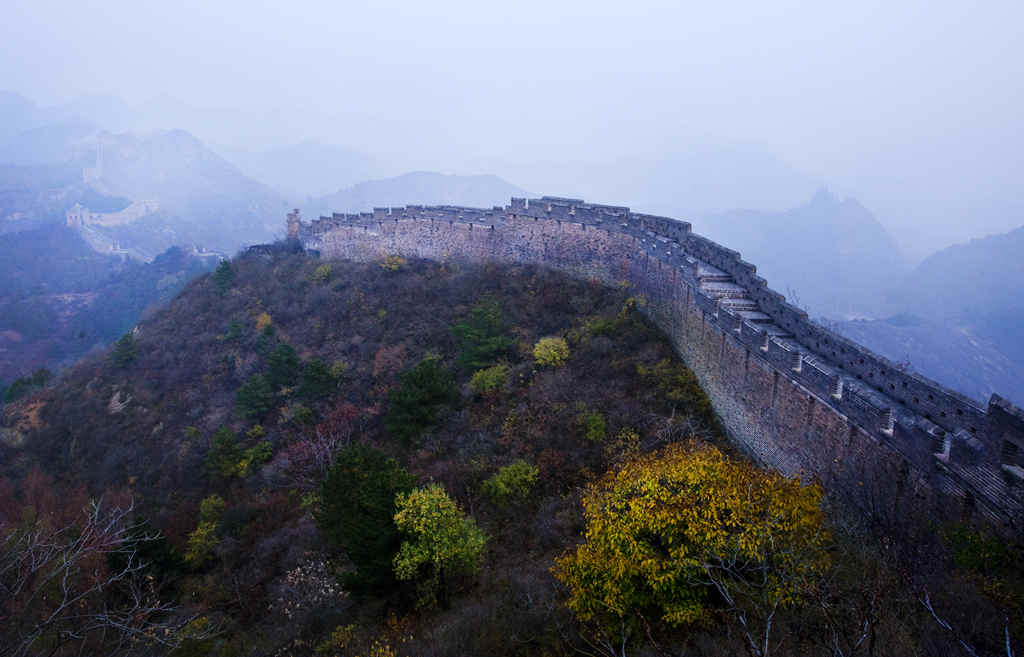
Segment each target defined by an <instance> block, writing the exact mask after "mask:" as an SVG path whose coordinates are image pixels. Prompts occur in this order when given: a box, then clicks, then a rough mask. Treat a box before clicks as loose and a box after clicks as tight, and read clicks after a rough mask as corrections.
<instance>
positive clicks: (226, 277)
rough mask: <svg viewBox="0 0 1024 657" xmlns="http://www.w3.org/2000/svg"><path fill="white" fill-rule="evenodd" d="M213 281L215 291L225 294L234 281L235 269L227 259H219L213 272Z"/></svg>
mask: <svg viewBox="0 0 1024 657" xmlns="http://www.w3.org/2000/svg"><path fill="white" fill-rule="evenodd" d="M213 282H214V284H215V285H216V286H217V291H218V292H220V293H221V294H225V293H226V292H227V291H228V289H230V288H231V286H232V285H234V283H235V269H234V267H232V266H231V262H230V261H228V260H221V261H220V264H219V265H217V269H216V270H214V272H213Z"/></svg>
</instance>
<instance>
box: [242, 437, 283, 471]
mask: <svg viewBox="0 0 1024 657" xmlns="http://www.w3.org/2000/svg"><path fill="white" fill-rule="evenodd" d="M273 453H274V448H273V447H271V445H270V443H269V442H268V441H266V440H261V441H260V442H258V443H256V445H254V446H253V447H250V448H249V449H247V450H245V453H244V454H243V455H242V458H241V459H239V461H238V463H237V464H236V465H235V473H236V474H237V475H238V476H239V477H243V478H244V477H248V476H249V475H251V474H252V473H253V472H255V471H256V468H258V467H260V466H262V465H263V464H264V463H266V462H267V461H269V460H270V457H271V455H273Z"/></svg>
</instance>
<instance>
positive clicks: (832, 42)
mask: <svg viewBox="0 0 1024 657" xmlns="http://www.w3.org/2000/svg"><path fill="white" fill-rule="evenodd" d="M1022 13H1024V12H1022V10H1021V9H1020V8H1019V7H1018V6H1017V5H1015V4H1011V3H987V4H986V5H985V6H984V7H982V8H957V7H951V6H932V5H929V4H926V3H912V4H903V5H901V6H899V7H890V6H886V5H884V4H883V3H872V4H869V5H858V6H857V7H842V8H836V7H830V8H825V7H815V8H806V7H799V5H798V4H797V3H786V4H784V5H774V6H773V7H772V8H764V7H757V6H753V5H748V6H746V7H742V8H733V9H721V10H712V9H707V8H700V9H697V8H692V7H691V8H687V7H676V6H673V5H668V4H659V3H641V4H636V3H633V4H631V5H629V6H628V7H622V6H616V5H601V4H593V3H586V4H584V3H561V4H558V5H541V4H539V3H538V4H529V5H522V4H520V5H517V6H516V7H504V8H500V9H494V8H484V7H482V6H479V5H475V4H470V3H459V2H448V3H432V4H431V5H429V6H418V7H414V8H410V7H406V6H403V5H401V4H399V3H385V4H375V5H374V6H373V7H369V6H351V5H350V6H346V7H345V9H344V10H341V9H339V8H337V7H332V6H330V5H326V4H317V3H307V4H304V5H302V6H298V7H290V8H289V9H287V10H285V9H280V8H257V7H252V6H249V5H242V4H236V3H218V4H217V5H216V6H205V5H202V4H199V3H186V4H185V5H176V6H174V7H164V6H159V5H151V6H150V5H146V4H143V5H138V6H136V5H134V4H131V3H123V2H116V3H104V5H103V6H102V7H84V6H71V7H64V6H62V5H60V4H59V3H55V2H40V3H32V4H31V5H21V6H17V7H11V8H9V9H8V12H7V14H8V20H7V21H6V23H5V26H3V27H0V34H2V35H3V37H4V39H5V41H6V42H7V43H8V47H7V48H6V49H5V54H4V55H3V56H2V57H0V75H2V78H0V79H3V80H4V81H5V82H4V84H2V85H0V87H3V88H5V89H8V90H10V91H12V92H15V93H18V94H21V95H24V96H25V97H27V98H29V99H30V100H32V101H34V102H37V103H39V104H40V105H42V106H47V107H51V108H57V109H59V110H64V111H66V112H68V114H69V115H71V114H74V115H77V116H79V117H81V118H84V119H87V120H94V121H96V122H97V123H98V124H99V125H100V127H102V128H105V129H110V130H113V131H120V130H133V131H145V130H152V129H172V128H181V129H185V130H188V131H190V132H193V133H194V134H196V136H198V137H199V138H200V139H202V140H203V141H205V142H207V143H208V144H210V145H211V147H213V148H214V149H215V150H218V152H220V151H231V150H249V151H255V152H258V151H265V150H271V149H274V148H280V147H283V146H287V145H290V144H296V143H300V142H303V141H306V140H311V139H313V140H320V141H323V142H326V143H330V144H334V145H337V146H340V147H343V148H345V149H348V150H351V151H354V152H357V153H362V154H365V155H368V156H370V157H373V158H374V160H376V161H377V162H378V163H379V164H380V171H379V173H380V175H381V177H383V176H388V175H398V174H400V173H405V172H407V171H413V170H431V171H440V172H445V173H459V174H485V173H490V174H495V175H498V176H501V177H503V178H505V179H506V180H508V181H509V182H510V183H512V184H515V185H519V186H521V187H523V188H526V189H529V190H531V191H536V192H538V193H554V194H566V195H568V194H577V193H580V192H586V195H587V197H588V198H593V200H595V201H601V202H610V203H621V204H629V205H633V206H636V207H643V208H644V209H648V210H651V211H663V212H668V211H675V212H680V211H683V212H686V213H687V214H688V215H690V216H686V217H682V218H686V219H692V220H698V219H699V218H700V217H699V216H694V215H703V214H707V213H714V212H721V211H725V210H729V209H733V208H742V207H745V205H744V203H743V202H742V201H743V200H744V199H736V202H733V203H730V202H729V201H730V199H728V198H722V199H712V200H711V201H708V202H703V201H702V202H701V203H700V204H688V202H687V200H686V199H685V198H680V199H679V201H678V203H677V204H676V207H664V206H665V205H667V204H666V203H662V202H659V201H653V202H652V201H649V200H648V199H645V198H642V197H641V198H618V197H616V196H615V195H614V193H610V194H601V193H600V192H601V191H602V189H603V188H604V187H607V185H606V184H605V183H604V181H603V180H599V179H598V177H593V176H589V175H587V176H585V177H583V178H582V179H579V178H577V177H575V176H573V175H571V173H566V172H565V171H564V169H570V168H573V167H574V166H575V164H576V163H587V164H592V165H597V166H601V167H605V168H612V169H614V168H615V167H616V166H619V167H620V171H619V174H618V175H620V176H628V175H630V167H629V166H628V165H629V164H630V163H637V162H642V163H644V165H645V166H646V167H648V169H649V170H655V169H656V168H657V167H659V166H661V165H660V164H659V163H665V165H666V166H669V167H671V166H672V163H673V161H675V160H676V159H678V158H680V157H683V158H684V159H685V157H686V154H687V153H689V152H693V151H701V150H702V149H703V150H704V151H707V152H712V153H717V152H729V151H733V152H740V153H742V154H743V155H744V157H747V156H748V155H749V156H750V157H760V158H765V159H771V160H774V161H776V162H777V163H778V164H779V165H780V166H781V167H784V168H788V169H791V170H792V171H793V172H794V175H795V176H798V177H802V178H804V179H806V180H807V181H808V185H809V186H811V187H813V188H817V187H819V186H825V187H828V188H830V189H832V190H833V191H835V192H836V193H838V194H840V195H841V196H844V197H855V198H857V199H858V200H860V201H861V202H862V203H863V204H864V205H865V206H866V207H867V208H868V209H869V210H871V211H872V212H873V213H874V214H875V215H876V216H877V217H878V218H879V220H880V221H881V222H882V224H883V225H884V226H886V228H887V229H888V230H889V231H890V232H891V233H892V234H893V235H894V236H895V237H896V239H897V241H898V242H899V243H900V245H901V247H902V248H903V249H904V250H905V251H906V252H907V254H908V256H910V257H911V258H912V259H914V260H919V259H920V258H921V257H923V256H924V255H927V254H928V253H930V252H933V251H935V250H937V249H939V248H942V247H944V246H948V245H950V244H954V243H960V242H965V241H968V240H969V239H972V238H977V237H982V236H984V235H988V234H993V233H1000V232H1006V231H1008V230H1011V229H1013V228H1015V227H1017V226H1019V225H1021V224H1022V223H1024V205H1022V204H1024V201H1022V200H1021V199H1020V198H1019V195H1017V194H1016V193H1015V190H1016V189H1018V188H1019V187H1020V183H1021V182H1022V180H1024V165H1022V158H1021V156H1020V155H1019V154H1020V152H1021V150H1022V149H1021V146H1022V145H1024V144H1022V143H1021V140H1022V139H1024V137H1022V136H1021V131H1020V130H1019V129H1018V128H1019V125H1020V119H1019V116H1020V113H1019V109H1020V106H1021V90H1020V85H1019V84H1014V83H1013V82H1012V81H1014V80H1019V79H1020V77H1021V75H1020V74H1021V73H1022V72H1024V70H1022V69H1024V64H1022V62H1024V53H1022V52H1021V51H1022V50H1024V47H1022V45H1021V43H1020V42H1019V40H1017V39H1015V38H1014V33H1015V29H1014V26H1015V25H1017V24H1019V22H1020V19H1021V18H1022ZM40 43H43V44H46V43H49V44H52V45H53V46H54V47H53V48H45V49H40V48H38V47H36V45H35V44H40ZM28 53H31V57H30V58H28V59H26V55H27V54H28ZM120 99H123V100H120ZM90 114H91V116H90ZM140 121H141V123H140ZM226 156H228V157H229V159H230V156H229V154H226ZM544 162H548V163H552V164H551V165H549V166H546V167H545V166H540V167H538V166H537V165H538V164H539V163H544ZM534 168H538V169H542V170H543V171H542V173H543V175H542V176H531V175H529V172H530V171H531V170H532V169H534ZM639 170H640V171H641V172H643V171H644V168H643V167H641V168H640V169H639ZM686 173H687V171H686V169H685V168H682V170H681V171H680V177H685V176H686ZM559 174H560V175H559ZM581 175H585V172H584V174H581ZM668 178H671V175H669V176H668ZM591 181H593V182H591ZM666 184H671V181H669V182H668V183H666ZM339 187H341V185H339ZM595 188H596V189H595ZM595 191H596V192H598V193H596V194H595V193H594V192H595ZM804 191H805V190H804V189H803V188H801V189H800V194H799V195H798V194H796V193H795V192H794V193H791V194H788V195H786V194H782V195H781V196H783V197H784V198H779V199H769V200H768V201H764V202H762V207H753V208H750V209H758V210H782V209H785V208H786V207H796V206H797V205H799V204H801V203H803V202H805V201H806V200H807V198H809V195H807V194H804ZM640 196H642V195H640ZM680 196H683V195H682V194H680ZM752 198H753V200H754V201H755V202H761V201H760V197H752ZM769 201H774V202H775V203H774V205H773V206H772V207H769Z"/></svg>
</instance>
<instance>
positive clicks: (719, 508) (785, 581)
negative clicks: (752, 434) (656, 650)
mask: <svg viewBox="0 0 1024 657" xmlns="http://www.w3.org/2000/svg"><path fill="white" fill-rule="evenodd" d="M820 502H821V489H820V488H819V487H818V486H814V485H804V484H802V483H801V482H800V481H799V480H796V479H787V478H785V477H782V476H781V475H779V474H777V473H773V472H766V471H763V470H760V469H758V468H756V467H754V466H753V465H750V464H747V463H741V462H737V461H733V460H731V459H729V458H727V457H726V456H725V455H723V454H722V453H721V452H719V451H718V450H717V449H715V448H714V447H710V446H704V445H699V444H696V443H688V444H675V445H670V446H668V447H666V448H664V449H663V450H661V451H659V452H654V453H651V454H645V455H641V456H638V457H635V458H634V459H632V460H630V461H628V462H626V463H625V464H624V465H622V466H621V467H620V468H619V469H617V470H615V471H612V472H609V473H608V474H606V475H605V476H604V477H603V478H602V479H601V480H600V481H598V482H596V483H595V484H593V485H592V486H591V487H590V488H589V489H588V490H587V492H586V494H585V496H584V500H583V504H584V516H585V519H586V523H587V528H586V534H585V538H586V541H585V542H584V543H583V544H581V545H580V546H579V547H578V548H577V549H576V550H575V551H574V552H570V553H568V554H566V555H564V556H563V557H561V558H560V559H558V561H557V563H556V565H555V568H554V573H555V575H556V577H558V579H559V580H561V581H562V582H563V583H564V584H565V585H566V586H567V587H568V590H569V600H568V605H569V607H570V608H571V609H572V610H573V611H574V612H575V613H576V615H577V617H578V618H580V619H581V620H583V621H588V622H593V623H594V624H595V626H596V627H598V628H602V629H601V635H602V636H604V637H605V639H608V640H607V641H603V642H604V643H605V645H606V647H609V648H610V647H611V646H613V645H617V646H621V648H623V649H624V647H625V644H626V640H627V638H628V635H629V634H630V633H631V631H632V630H634V629H635V628H636V625H637V623H638V622H646V621H644V619H648V618H660V620H661V621H663V622H664V623H666V624H669V625H672V626H678V625H682V624H686V623H692V622H696V621H700V620H703V619H706V618H707V617H708V614H709V611H711V610H712V609H724V610H725V611H727V612H729V613H730V614H731V615H732V617H733V618H734V619H735V620H736V621H737V622H738V623H739V624H740V626H741V628H740V629H741V631H742V632H743V634H744V636H745V637H746V641H747V644H748V646H747V647H748V649H750V651H751V652H752V654H755V655H758V656H759V657H765V656H766V655H767V654H768V653H769V649H770V644H769V635H770V633H771V628H772V622H773V620H774V618H775V615H776V612H777V611H778V610H779V609H781V608H784V607H787V606H793V605H797V604H799V603H800V602H801V600H802V599H803V598H804V597H805V596H806V594H807V593H809V592H810V591H811V590H812V588H813V586H814V583H815V582H816V581H817V580H818V579H819V578H820V577H821V576H822V575H823V574H824V573H825V571H826V570H827V569H828V566H829V558H828V554H827V551H826V548H827V545H828V543H829V541H830V538H829V534H828V531H827V529H826V527H825V519H824V514H823V512H822V510H821V505H820ZM610 628H615V629H614V631H612V630H611V629H610ZM613 635H614V639H613ZM612 639H613V640H612ZM608 652H615V653H620V652H621V650H620V649H616V650H608Z"/></svg>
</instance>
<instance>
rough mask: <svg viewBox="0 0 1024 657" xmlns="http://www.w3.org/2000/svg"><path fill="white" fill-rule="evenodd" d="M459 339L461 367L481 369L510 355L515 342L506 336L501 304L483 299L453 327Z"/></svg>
mask: <svg viewBox="0 0 1024 657" xmlns="http://www.w3.org/2000/svg"><path fill="white" fill-rule="evenodd" d="M452 333H454V334H455V335H456V337H458V338H459V339H460V340H461V344H460V347H459V355H458V359H457V362H458V365H459V367H460V368H462V369H464V370H467V371H470V370H480V369H483V368H485V367H490V366H491V365H494V364H495V363H496V362H497V361H498V360H499V359H501V358H505V357H508V356H510V355H511V354H512V349H513V348H514V347H515V344H516V341H515V339H514V338H512V337H511V336H509V335H508V330H507V328H506V326H505V319H504V317H503V316H502V312H501V306H499V305H498V302H497V301H495V300H494V299H489V298H486V299H483V300H481V301H480V302H479V303H477V304H476V305H475V306H473V309H472V310H471V311H470V313H469V317H467V318H466V319H465V320H464V321H462V322H459V323H458V324H455V325H454V326H453V327H452Z"/></svg>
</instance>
